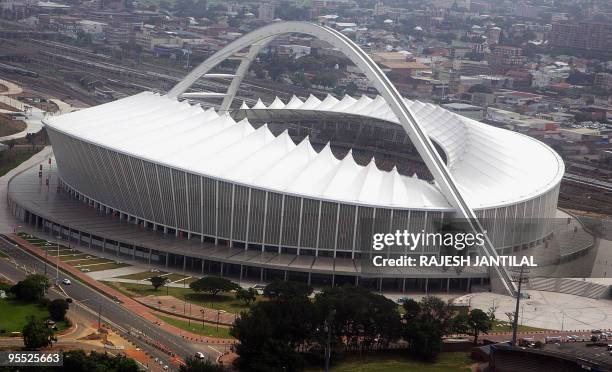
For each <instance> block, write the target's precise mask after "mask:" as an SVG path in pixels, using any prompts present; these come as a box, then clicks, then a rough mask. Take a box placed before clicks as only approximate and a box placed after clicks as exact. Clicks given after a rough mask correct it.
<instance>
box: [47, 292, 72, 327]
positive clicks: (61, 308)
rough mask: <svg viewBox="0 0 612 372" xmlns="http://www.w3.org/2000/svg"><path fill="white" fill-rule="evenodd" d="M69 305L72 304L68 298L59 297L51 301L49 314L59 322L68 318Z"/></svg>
mask: <svg viewBox="0 0 612 372" xmlns="http://www.w3.org/2000/svg"><path fill="white" fill-rule="evenodd" d="M69 307H70V305H69V304H68V302H67V301H66V300H64V299H63V298H58V299H55V300H53V301H51V303H49V306H48V307H47V309H48V310H49V315H50V316H51V319H53V320H55V321H56V322H59V321H62V320H64V319H66V313H67V312H68V308H69Z"/></svg>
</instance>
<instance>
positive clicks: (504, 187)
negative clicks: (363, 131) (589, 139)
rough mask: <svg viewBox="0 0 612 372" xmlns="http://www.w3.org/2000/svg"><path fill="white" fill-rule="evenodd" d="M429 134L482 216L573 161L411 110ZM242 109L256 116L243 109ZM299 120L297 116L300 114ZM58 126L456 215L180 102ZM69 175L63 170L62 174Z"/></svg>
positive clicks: (422, 107) (145, 149)
mask: <svg viewBox="0 0 612 372" xmlns="http://www.w3.org/2000/svg"><path fill="white" fill-rule="evenodd" d="M407 102H408V103H409V107H410V108H411V110H412V111H413V113H414V114H415V116H416V118H417V120H418V121H419V122H420V123H421V125H422V126H423V129H424V130H425V131H426V133H428V135H429V136H430V137H431V138H432V139H433V140H435V141H436V142H437V143H438V144H439V145H440V146H441V147H442V148H443V149H444V151H445V152H446V154H447V158H448V166H449V168H450V170H451V173H452V175H453V177H454V178H455V180H456V182H457V184H458V186H459V188H460V189H461V191H462V192H464V193H465V195H466V197H467V198H468V201H469V202H470V205H471V206H472V207H473V208H485V207H490V206H497V205H501V204H508V203H513V202H518V201H521V200H525V199H528V198H531V197H534V196H538V195H539V194H541V193H543V192H545V191H546V190H548V189H550V188H551V187H553V186H554V185H556V184H557V183H558V182H559V180H560V178H561V176H562V174H563V163H562V162H561V160H560V158H559V157H558V155H557V154H555V153H554V152H553V151H552V150H551V149H550V148H548V147H547V146H545V145H544V144H542V143H540V142H538V141H536V140H534V139H531V138H529V137H526V136H523V135H520V134H517V133H514V132H510V131H506V130H502V129H498V128H494V127H491V126H488V125H486V124H482V123H479V122H476V121H473V120H470V119H467V118H464V117H461V116H457V115H455V114H453V113H450V112H448V111H446V110H444V109H442V108H440V107H438V106H434V105H431V104H424V103H421V102H411V101H407ZM241 109H248V107H247V106H246V105H244V104H243V106H241ZM249 110H268V111H276V110H284V112H287V113H289V114H290V113H291V112H294V111H292V110H296V111H299V112H301V113H308V112H311V113H314V112H315V111H317V112H319V114H320V113H322V112H335V113H343V114H347V115H348V114H350V115H361V116H368V117H373V118H377V119H381V120H387V121H391V122H395V123H397V119H395V115H394V114H393V113H392V112H391V111H390V109H389V107H388V106H387V104H386V102H385V101H384V99H382V98H381V97H376V98H375V99H371V98H369V97H366V96H363V97H361V98H359V99H358V100H357V99H355V98H352V97H349V96H346V97H344V98H343V99H341V100H338V99H336V98H334V97H332V96H328V97H327V98H325V99H324V100H322V101H321V100H319V99H318V98H316V97H315V96H310V97H309V98H308V99H307V100H306V101H302V100H300V99H299V98H297V97H295V96H294V97H293V98H292V99H291V100H290V101H289V102H287V103H286V104H285V103H284V102H283V101H281V100H280V99H278V98H276V99H275V100H274V102H273V103H272V104H270V105H269V106H266V105H265V104H264V103H263V102H261V100H258V102H257V104H256V105H255V106H254V107H253V108H251V109H249ZM296 113H297V112H296ZM45 124H46V125H47V126H49V127H50V128H52V129H54V130H57V131H60V132H63V133H66V134H67V135H70V136H72V137H75V138H80V139H83V140H86V141H89V142H91V143H94V144H97V145H100V146H103V147H106V148H109V149H113V150H116V151H119V152H122V153H125V154H129V155H133V156H135V157H139V158H142V159H145V160H149V161H151V162H155V163H159V164H163V165H167V166H170V167H174V168H178V169H183V170H186V171H189V172H192V173H196V174H201V175H205V176H209V177H213V178H218V179H223V180H227V181H231V182H236V183H239V184H244V185H251V186H254V187H261V188H264V189H267V190H271V191H276V192H282V193H290V194H295V195H301V196H307V197H313V198H319V199H325V200H333V201H341V202H346V203H355V204H364V205H373V206H384V207H391V208H409V209H433V210H452V207H451V206H450V204H449V203H448V202H447V201H446V199H445V198H444V196H443V195H442V193H441V192H440V191H439V189H438V188H437V187H436V186H435V184H431V183H429V182H427V181H424V180H420V179H418V178H416V177H406V176H402V175H400V174H399V173H398V172H397V170H396V169H395V168H394V169H393V170H392V171H390V172H385V171H381V170H380V169H378V168H377V167H376V165H375V164H374V162H373V161H371V162H370V163H369V164H368V165H367V166H360V165H358V164H357V163H356V162H355V160H354V159H353V156H352V153H351V152H349V153H348V154H347V155H346V156H345V157H344V158H343V159H337V158H336V157H335V156H334V155H333V154H332V152H331V149H330V147H329V145H327V146H325V147H324V148H323V150H321V151H320V152H318V153H317V152H316V151H315V150H314V149H313V147H312V145H311V144H310V142H309V140H308V138H306V139H304V140H303V141H302V142H301V143H300V144H297V145H296V144H295V143H294V142H293V141H292V140H291V138H290V137H289V135H288V134H287V132H283V133H282V134H280V135H279V136H276V137H275V136H274V135H273V134H272V133H271V132H270V130H269V129H268V127H267V126H266V125H264V126H261V127H259V128H257V129H256V128H254V127H253V126H252V125H251V124H250V123H249V122H248V121H247V120H246V119H245V120H242V121H240V122H238V123H236V122H235V121H234V120H233V119H232V118H231V117H230V116H229V115H221V116H219V115H218V114H217V113H216V112H214V111H213V110H210V109H209V110H204V109H202V108H201V107H199V106H191V105H189V104H188V103H187V102H179V101H177V100H176V99H174V98H169V97H167V96H160V95H158V94H155V93H151V92H143V93H140V94H137V95H134V96H131V97H127V98H124V99H120V100H117V101H114V102H110V103H106V104H103V105H99V106H95V107H91V108H88V109H84V110H81V111H77V112H72V113H68V114H65V115H61V116H55V117H51V118H48V119H46V122H45ZM60 167H61V166H60Z"/></svg>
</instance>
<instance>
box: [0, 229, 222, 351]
mask: <svg viewBox="0 0 612 372" xmlns="http://www.w3.org/2000/svg"><path fill="white" fill-rule="evenodd" d="M0 247H1V248H2V249H3V250H4V251H5V252H7V253H8V254H9V255H10V256H11V257H12V258H13V259H15V261H16V262H17V263H18V264H20V265H24V266H25V267H26V268H27V269H28V270H29V271H36V272H38V273H44V270H45V264H44V263H43V262H42V261H41V260H39V259H38V258H36V257H34V256H31V255H30V254H28V253H26V252H24V251H23V250H21V249H20V248H18V247H15V246H13V245H12V244H10V243H7V242H6V241H5V240H3V239H0ZM4 269H5V268H4V267H0V271H4ZM47 272H48V275H49V276H50V277H51V278H52V280H55V270H54V268H53V267H48V268H47ZM64 277H66V276H65V275H63V274H62V273H61V272H60V279H62V278H64ZM62 289H63V290H64V291H65V293H66V294H67V295H68V296H69V297H71V298H72V299H73V300H74V301H76V302H80V303H82V304H83V305H85V306H86V307H88V308H89V309H91V310H92V311H94V312H97V311H98V310H100V312H101V314H102V317H103V318H104V319H105V321H106V322H107V323H110V324H111V325H113V324H114V325H116V328H119V329H120V330H121V331H124V332H128V331H130V330H137V331H138V332H142V334H144V335H145V336H146V337H148V338H149V339H151V340H154V341H157V342H159V343H161V344H163V345H165V346H166V347H167V348H168V349H170V350H172V351H173V352H174V353H175V354H176V355H178V356H179V357H181V358H186V357H188V356H191V355H193V354H194V353H195V352H196V351H201V352H205V353H207V354H209V355H210V356H211V357H212V358H216V357H217V356H218V355H219V354H220V352H219V351H217V350H216V349H214V348H213V347H212V346H202V345H196V344H191V343H189V342H186V341H185V340H184V339H183V338H182V337H180V336H179V335H175V334H170V333H168V332H166V331H164V330H161V329H159V327H158V326H156V325H154V324H152V323H150V322H148V321H147V320H145V319H143V318H141V317H139V316H137V315H136V314H134V313H132V312H130V311H128V310H126V309H125V308H123V306H121V305H120V304H117V303H115V302H114V301H112V300H111V299H109V298H107V297H106V296H104V295H102V294H101V293H99V292H97V291H95V290H94V289H92V288H90V287H88V286H86V285H85V284H82V283H81V282H79V281H77V280H73V281H72V284H71V285H67V286H66V285H62ZM142 348H143V349H145V350H146V347H145V345H142ZM167 359H168V357H167V356H165V358H164V360H167Z"/></svg>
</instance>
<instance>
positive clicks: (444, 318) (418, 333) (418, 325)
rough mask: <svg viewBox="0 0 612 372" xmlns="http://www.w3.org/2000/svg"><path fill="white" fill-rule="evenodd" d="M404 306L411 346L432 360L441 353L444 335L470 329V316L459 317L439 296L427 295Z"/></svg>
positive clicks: (405, 332) (420, 355)
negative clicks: (468, 318)
mask: <svg viewBox="0 0 612 372" xmlns="http://www.w3.org/2000/svg"><path fill="white" fill-rule="evenodd" d="M404 309H405V310H406V314H405V315H404V319H405V320H406V322H405V323H404V326H403V330H402V331H403V332H402V334H403V338H404V340H406V341H407V342H408V344H409V350H410V351H411V352H412V353H413V354H415V355H416V356H418V357H420V358H422V359H425V360H432V359H434V358H435V357H436V356H437V355H438V353H439V352H440V350H441V349H442V337H443V336H444V335H447V334H449V333H451V332H456V331H458V330H459V331H465V330H466V320H465V319H461V318H459V319H457V318H456V317H455V313H454V311H453V310H452V309H451V308H450V306H449V305H448V304H447V303H445V302H444V301H442V300H441V299H440V298H438V297H433V296H428V297H424V298H423V299H422V300H421V302H419V303H417V302H416V301H410V300H409V301H406V303H405V305H404Z"/></svg>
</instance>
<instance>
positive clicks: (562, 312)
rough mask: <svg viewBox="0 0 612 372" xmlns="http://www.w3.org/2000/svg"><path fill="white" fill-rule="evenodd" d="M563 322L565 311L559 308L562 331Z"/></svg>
mask: <svg viewBox="0 0 612 372" xmlns="http://www.w3.org/2000/svg"><path fill="white" fill-rule="evenodd" d="M564 323H565V311H563V310H561V331H563V326H564Z"/></svg>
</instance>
